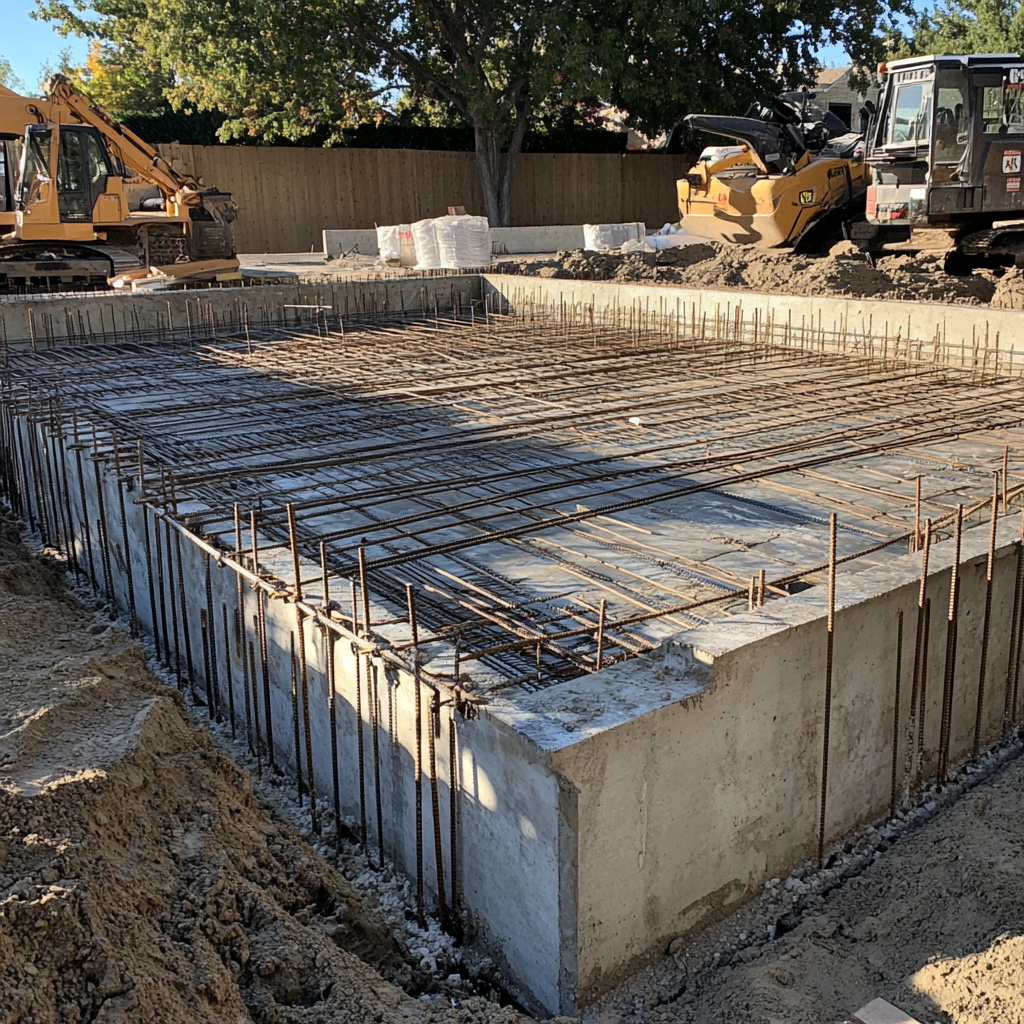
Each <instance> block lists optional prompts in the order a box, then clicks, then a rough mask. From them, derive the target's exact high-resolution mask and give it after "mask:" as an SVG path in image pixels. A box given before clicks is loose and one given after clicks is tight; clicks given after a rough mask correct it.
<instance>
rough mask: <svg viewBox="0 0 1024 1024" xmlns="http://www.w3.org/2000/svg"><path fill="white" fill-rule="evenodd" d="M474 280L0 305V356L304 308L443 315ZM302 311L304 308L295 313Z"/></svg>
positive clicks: (463, 301) (170, 333)
mask: <svg viewBox="0 0 1024 1024" xmlns="http://www.w3.org/2000/svg"><path fill="white" fill-rule="evenodd" d="M481 289H482V285H481V279H480V278H479V277H478V276H476V275H462V276H458V275H453V276H450V277H424V278H419V277H417V278H394V279H392V280H388V281H339V282H333V283H332V282H327V283H317V284H287V285H256V286H250V287H245V288H207V289H198V290H191V291H176V292H156V293H153V294H138V295H133V294H130V293H128V294H122V293H120V292H99V293H83V294H81V295H74V296H71V295H53V296H45V295H44V296H39V297H32V298H30V299H28V298H27V299H16V300H7V301H2V302H0V351H2V347H3V345H4V344H6V345H8V346H10V347H11V348H12V349H23V348H34V349H39V350H45V349H50V348H54V347H56V346H60V345H69V344H70V345H83V344H102V343H103V342H105V341H108V340H109V341H111V342H113V341H115V340H116V341H124V340H125V339H126V338H128V339H140V338H143V337H145V336H156V335H159V336H160V337H161V338H162V339H164V340H171V339H172V338H177V339H178V340H187V339H189V338H192V337H202V336H204V334H205V335H208V334H209V333H210V332H215V331H217V330H228V331H230V330H239V329H241V328H244V326H245V324H246V323H248V324H250V325H252V326H253V327H254V328H256V327H259V326H260V325H262V324H273V323H288V324H293V323H296V322H300V321H310V322H311V323H312V318H313V316H314V311H313V309H311V308H309V307H327V308H326V309H321V310H320V318H321V322H323V318H324V316H325V314H329V315H330V316H332V317H334V316H344V317H346V318H357V317H358V316H359V315H361V314H377V313H382V312H384V311H394V312H396V313H398V312H401V311H403V310H408V311H410V312H411V311H414V310H415V311H420V310H423V311H426V312H430V311H433V309H434V308H435V303H436V306H437V308H438V309H440V310H447V309H451V308H452V306H453V305H454V304H455V303H456V302H457V303H458V304H459V305H460V306H465V305H467V304H468V303H469V302H470V301H477V300H479V298H480V295H481ZM302 307H306V308H302Z"/></svg>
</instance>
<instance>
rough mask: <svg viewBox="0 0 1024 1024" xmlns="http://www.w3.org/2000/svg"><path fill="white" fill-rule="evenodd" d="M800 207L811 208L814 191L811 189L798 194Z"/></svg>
mask: <svg viewBox="0 0 1024 1024" xmlns="http://www.w3.org/2000/svg"><path fill="white" fill-rule="evenodd" d="M800 205H801V206H813V205H814V189H813V188H808V189H804V191H803V192H801V193H800Z"/></svg>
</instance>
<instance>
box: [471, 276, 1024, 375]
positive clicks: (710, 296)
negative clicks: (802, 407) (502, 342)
mask: <svg viewBox="0 0 1024 1024" xmlns="http://www.w3.org/2000/svg"><path fill="white" fill-rule="evenodd" d="M485 280H486V282H487V288H488V289H489V290H492V291H495V292H499V293H500V294H501V295H502V296H504V298H505V300H507V301H508V303H509V304H510V305H511V306H512V307H513V308H522V307H526V306H528V305H529V304H530V303H535V304H556V305H560V304H562V303H564V304H566V305H567V306H572V305H587V306H589V305H593V306H594V307H595V309H596V310H610V311H614V310H619V311H621V314H622V316H623V317H624V322H626V323H630V322H631V320H630V316H631V313H632V315H633V316H634V317H635V318H640V319H639V320H637V322H648V323H651V324H652V325H653V324H654V323H655V322H660V323H661V324H662V325H664V326H665V327H666V329H668V330H670V331H671V330H674V329H675V324H676V323H677V322H678V323H679V325H680V330H681V333H682V335H683V336H684V337H693V336H695V335H699V334H700V333H701V332H702V331H706V332H707V333H706V334H705V336H706V337H709V338H717V337H719V336H720V337H725V338H728V337H732V336H733V325H734V324H735V321H736V316H737V313H738V314H739V316H740V319H741V321H742V322H743V323H744V325H745V326H744V327H743V329H742V330H743V337H746V338H747V339H748V340H756V339H758V338H760V339H761V340H765V339H767V338H768V337H771V339H772V340H773V341H774V343H775V344H782V345H793V346H795V347H799V348H809V349H813V350H815V351H831V352H845V353H849V354H851V355H861V356H873V357H875V358H895V357H897V356H899V357H900V358H907V356H908V354H909V356H910V357H911V358H915V359H918V360H924V361H927V362H931V361H935V362H940V363H945V364H947V365H950V366H962V367H978V368H984V369H986V370H989V371H992V372H1001V373H1014V374H1020V373H1024V340H1022V338H1021V333H1020V322H1021V314H1020V311H1019V310H1010V309H990V308H988V307H987V306H958V305H952V304H949V303H941V302H908V301H894V300H889V299H858V298H844V297H842V296H814V295H810V296H803V295H773V294H768V293H765V292H753V291H744V290H742V289H738V288H722V289H715V288H688V287H685V286H682V285H658V284H650V285H643V284H633V283H630V284H620V283H617V282H612V281H569V280H559V279H558V278H535V277H522V276H512V275H501V274H487V275H485ZM644 318H646V320H644Z"/></svg>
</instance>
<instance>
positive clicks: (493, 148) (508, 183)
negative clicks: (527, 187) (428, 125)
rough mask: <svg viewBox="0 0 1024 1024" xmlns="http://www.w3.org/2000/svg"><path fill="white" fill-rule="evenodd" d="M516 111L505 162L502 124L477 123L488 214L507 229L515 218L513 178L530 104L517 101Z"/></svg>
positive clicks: (495, 225) (478, 158)
mask: <svg viewBox="0 0 1024 1024" xmlns="http://www.w3.org/2000/svg"><path fill="white" fill-rule="evenodd" d="M515 114H516V120H515V126H514V127H513V129H512V137H511V138H510V139H509V143H508V152H507V153H506V154H505V159H504V161H503V160H502V158H501V125H500V124H497V125H496V124H493V123H492V124H479V123H477V124H475V125H474V126H473V127H474V135H475V137H476V170H477V175H478V176H479V178H480V189H481V191H482V192H483V195H484V214H485V215H486V217H487V220H488V222H489V223H490V225H491V227H492V228H507V227H508V226H509V222H510V220H511V217H512V179H513V178H514V177H515V173H516V166H517V164H518V163H519V153H520V151H521V150H522V148H523V138H524V137H525V135H526V126H527V123H528V122H529V111H528V109H527V104H526V103H517V104H516V107H515Z"/></svg>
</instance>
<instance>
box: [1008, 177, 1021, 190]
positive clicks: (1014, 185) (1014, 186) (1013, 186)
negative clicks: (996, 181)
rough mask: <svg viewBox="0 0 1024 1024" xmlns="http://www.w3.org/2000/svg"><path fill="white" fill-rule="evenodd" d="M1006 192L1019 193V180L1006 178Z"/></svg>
mask: <svg viewBox="0 0 1024 1024" xmlns="http://www.w3.org/2000/svg"><path fill="white" fill-rule="evenodd" d="M1006 191H1007V192H1019V191H1020V178H1007V179H1006Z"/></svg>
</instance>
